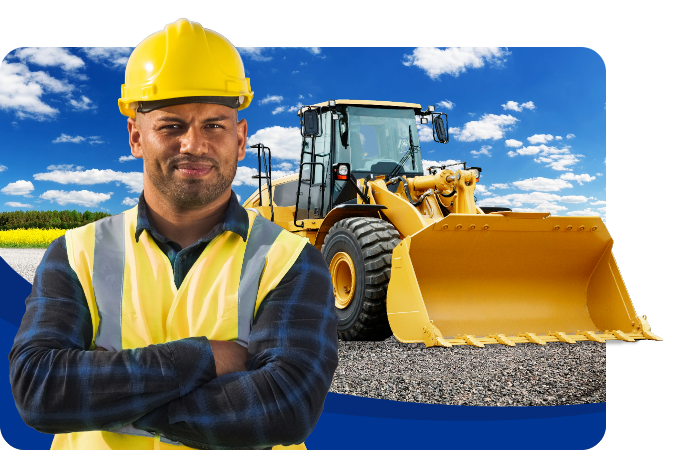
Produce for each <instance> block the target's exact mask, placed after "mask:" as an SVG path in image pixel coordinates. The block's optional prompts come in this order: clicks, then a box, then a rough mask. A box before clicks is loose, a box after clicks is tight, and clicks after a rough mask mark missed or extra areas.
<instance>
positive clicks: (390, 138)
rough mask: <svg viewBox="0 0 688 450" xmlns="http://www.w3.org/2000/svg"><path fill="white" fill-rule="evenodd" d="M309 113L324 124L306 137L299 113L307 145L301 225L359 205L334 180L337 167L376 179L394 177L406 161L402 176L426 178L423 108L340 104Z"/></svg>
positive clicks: (324, 105) (358, 176)
mask: <svg viewBox="0 0 688 450" xmlns="http://www.w3.org/2000/svg"><path fill="white" fill-rule="evenodd" d="M333 103H334V104H333ZM307 108H316V109H317V111H318V117H319V123H318V125H317V127H318V128H317V130H316V131H315V132H313V130H311V134H308V133H305V131H304V128H305V124H304V120H303V119H304V113H305V110H304V109H302V110H301V111H300V112H299V115H300V116H301V118H302V127H301V128H302V136H303V141H302V148H301V167H300V177H299V179H300V180H301V181H300V182H299V183H298V187H299V189H298V192H297V196H298V207H297V211H296V217H295V219H296V220H297V221H298V220H304V219H320V218H323V217H325V216H326V215H327V213H328V212H329V211H330V210H331V209H332V208H334V207H335V206H337V205H340V204H342V203H356V189H355V188H354V187H353V186H351V184H350V183H347V182H346V181H341V180H336V179H335V177H334V176H333V172H332V167H333V165H335V164H339V163H348V164H349V165H350V167H351V173H352V175H353V176H354V178H356V179H361V178H368V179H372V178H375V177H376V176H379V175H384V176H389V174H390V173H392V172H393V171H394V170H395V169H396V168H397V166H398V164H399V162H400V161H402V159H404V158H405V157H406V158H405V161H404V164H403V165H402V166H401V167H400V168H399V169H398V174H399V175H406V176H407V177H414V176H419V175H422V174H423V163H422V159H421V155H420V146H419V139H418V129H417V126H416V115H417V114H419V113H420V112H421V107H420V105H418V104H413V103H396V102H372V101H356V100H337V101H336V102H334V101H330V102H327V103H321V104H317V105H313V106H310V107H307ZM311 122H312V121H311ZM297 181H298V180H297Z"/></svg>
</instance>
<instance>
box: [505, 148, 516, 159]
mask: <svg viewBox="0 0 688 450" xmlns="http://www.w3.org/2000/svg"><path fill="white" fill-rule="evenodd" d="M507 155H509V158H513V157H514V156H518V153H516V152H515V151H513V150H509V153H507Z"/></svg>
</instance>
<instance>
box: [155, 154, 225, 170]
mask: <svg viewBox="0 0 688 450" xmlns="http://www.w3.org/2000/svg"><path fill="white" fill-rule="evenodd" d="M199 163H200V164H204V165H207V164H210V165H212V166H217V165H218V164H217V161H216V160H214V159H213V158H209V157H207V156H188V155H177V156H173V157H172V158H170V159H168V160H167V161H166V165H167V167H175V166H179V165H181V164H199Z"/></svg>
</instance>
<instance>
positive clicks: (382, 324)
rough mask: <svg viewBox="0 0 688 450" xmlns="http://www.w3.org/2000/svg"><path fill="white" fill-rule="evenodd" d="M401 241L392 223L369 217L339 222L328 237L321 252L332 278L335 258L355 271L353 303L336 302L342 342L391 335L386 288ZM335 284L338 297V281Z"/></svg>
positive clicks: (378, 338)
mask: <svg viewBox="0 0 688 450" xmlns="http://www.w3.org/2000/svg"><path fill="white" fill-rule="evenodd" d="M399 242H400V239H399V232H398V231H397V230H396V229H395V228H394V226H392V224H390V223H388V222H385V221H384V220H380V219H375V218H369V217H351V218H348V219H343V220H340V221H339V222H337V223H335V224H334V225H333V226H332V228H330V230H329V232H328V233H327V236H325V241H324V242H323V246H322V253H323V256H324V258H325V261H326V262H327V265H328V266H330V273H331V275H332V273H333V270H336V269H333V259H334V260H335V261H334V265H335V266H336V265H337V261H343V262H342V264H344V265H345V266H344V267H345V268H346V267H347V265H350V264H351V265H352V266H353V271H354V272H355V276H354V279H355V287H354V290H353V295H352V296H351V297H350V300H349V299H347V300H348V302H344V303H346V304H342V302H341V299H338V300H337V302H338V305H337V315H338V316H339V319H340V321H339V325H338V326H337V334H338V335H339V338H340V339H342V340H344V341H381V340H384V339H386V338H388V337H389V336H391V335H392V330H391V328H390V327H389V321H388V320H387V285H388V284H389V279H390V275H391V273H392V250H393V249H394V247H396V246H397V245H398V244H399ZM344 270H346V269H344ZM333 278H334V276H333ZM332 283H333V287H334V289H335V298H337V297H336V295H337V292H336V290H337V285H336V284H335V283H336V280H333V281H332ZM340 289H341V286H340ZM340 294H341V292H340ZM340 297H341V296H340Z"/></svg>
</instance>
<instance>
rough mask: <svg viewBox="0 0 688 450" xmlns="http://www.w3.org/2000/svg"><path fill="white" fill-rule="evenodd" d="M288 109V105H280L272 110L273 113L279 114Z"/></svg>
mask: <svg viewBox="0 0 688 450" xmlns="http://www.w3.org/2000/svg"><path fill="white" fill-rule="evenodd" d="M286 109H287V107H286V106H278V107H277V108H275V109H274V110H273V111H272V114H279V113H281V112H284V111H285V110H286Z"/></svg>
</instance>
